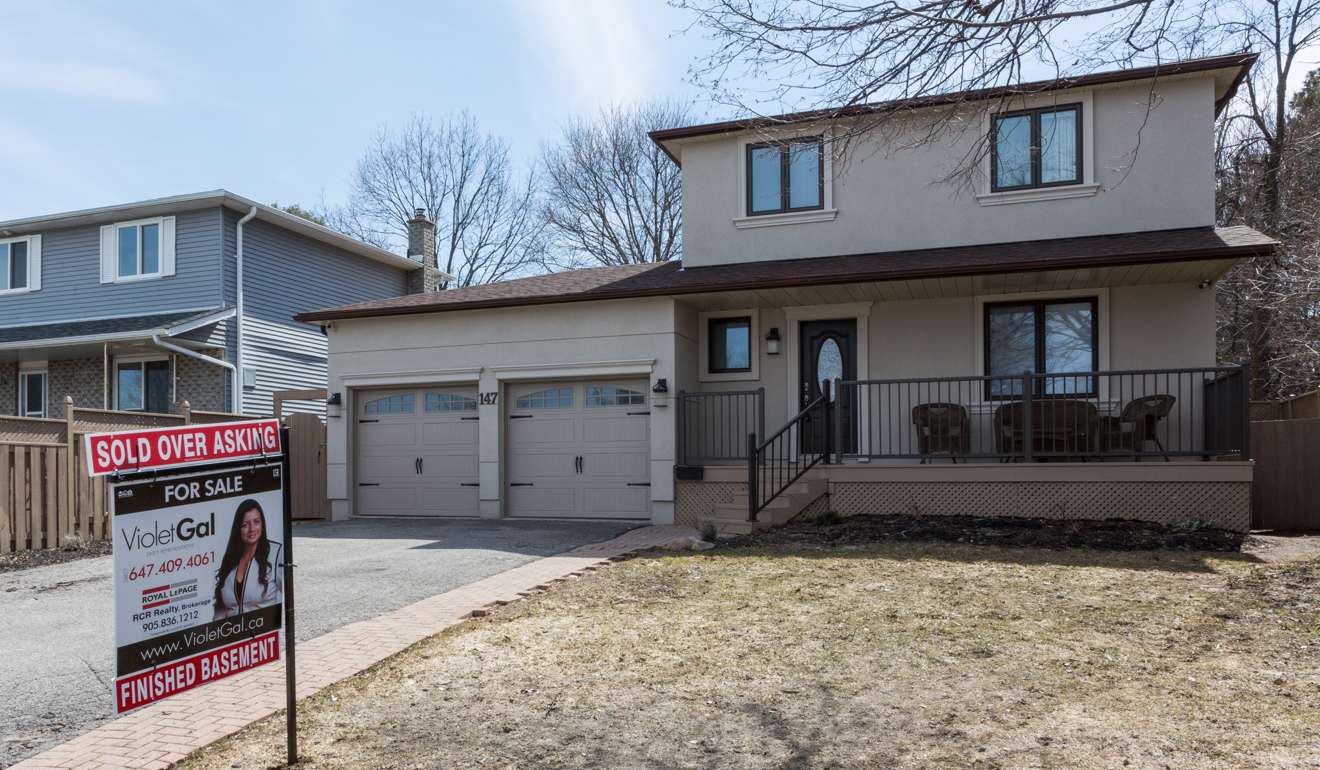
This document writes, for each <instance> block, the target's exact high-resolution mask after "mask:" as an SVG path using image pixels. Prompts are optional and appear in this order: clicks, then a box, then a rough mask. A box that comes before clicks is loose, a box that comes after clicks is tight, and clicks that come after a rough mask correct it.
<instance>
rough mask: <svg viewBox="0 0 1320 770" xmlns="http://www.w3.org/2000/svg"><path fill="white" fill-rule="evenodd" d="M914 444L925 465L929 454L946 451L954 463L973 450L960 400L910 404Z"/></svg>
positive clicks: (945, 453) (965, 411) (967, 423)
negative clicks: (957, 401)
mask: <svg viewBox="0 0 1320 770" xmlns="http://www.w3.org/2000/svg"><path fill="white" fill-rule="evenodd" d="M912 424H913V425H914V426H916V429H917V448H918V451H919V452H920V453H921V462H922V464H923V465H924V464H925V463H926V461H927V460H929V459H930V458H931V456H932V455H937V454H941V455H948V456H949V457H950V459H952V460H953V461H954V462H955V463H956V462H958V456H959V455H965V454H968V453H969V452H971V450H972V431H971V424H970V422H969V421H968V419H967V409H966V408H965V407H963V406H962V405H961V404H946V403H933V404H918V405H916V406H914V407H912Z"/></svg>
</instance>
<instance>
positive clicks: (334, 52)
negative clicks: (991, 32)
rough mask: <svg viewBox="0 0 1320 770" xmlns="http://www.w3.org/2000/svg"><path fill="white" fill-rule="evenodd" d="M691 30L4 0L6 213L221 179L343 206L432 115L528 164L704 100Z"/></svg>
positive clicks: (613, 18) (581, 2)
mask: <svg viewBox="0 0 1320 770" xmlns="http://www.w3.org/2000/svg"><path fill="white" fill-rule="evenodd" d="M685 23H686V17H685V15H684V14H682V13H680V12H678V11H675V10H673V9H671V8H669V7H668V6H667V5H666V4H665V3H664V2H663V0H633V1H629V2H624V1H622V0H537V1H536V2H531V1H530V0H522V1H519V0H482V1H481V2H395V3H390V2H372V3H366V2H341V1H339V0H322V1H318V2H294V1H293V0H288V1H285V0H281V2H277V3H276V2H223V3H217V2H214V0H184V1H180V0H171V2H169V3H166V2H153V3H136V2H127V1H126V0H124V1H120V2H113V3H111V2H102V3H91V2H83V3H63V2H54V1H51V0H41V2H22V3H20V2H13V1H11V2H6V3H4V5H3V8H0V29H4V30H5V32H6V34H5V36H4V37H5V45H4V46H0V95H2V96H3V98H4V100H5V103H6V104H8V105H9V106H10V108H11V109H7V110H4V111H0V177H3V178H5V179H6V180H7V181H8V182H9V183H8V184H4V185H0V219H9V218H15V217H21V216H28V215H34V214H42V213H51V212H56V211H63V210H68V209H75V208H84V207H89V206H99V205H105V204H110V203H121V202H126V201H131V200H139V199H144V198H152V197H158V196H162V195H171V194H178V193H185V192H196V191H200V190H209V189H214V188H218V187H223V188H226V189H229V190H232V191H233V192H236V193H239V194H240V195H246V196H249V197H252V198H255V199H257V200H261V201H263V202H272V201H278V202H280V203H291V202H298V203H302V204H303V205H311V204H316V203H319V202H320V201H321V200H322V198H323V197H324V199H325V200H326V201H327V202H329V203H337V202H339V201H341V200H342V199H343V197H344V196H345V193H346V190H347V186H348V182H349V176H350V174H351V173H352V169H353V165H354V163H355V162H356V160H357V158H358V157H359V156H360V154H361V152H362V150H363V148H364V147H365V146H366V143H367V140H368V138H369V137H370V136H371V135H372V133H373V132H374V131H375V130H376V127H377V126H378V125H380V124H381V123H382V122H385V123H389V122H394V123H400V122H402V121H403V120H405V119H406V118H407V117H408V116H409V115H410V114H411V113H413V112H419V111H420V112H426V113H429V114H431V115H433V116H439V115H442V114H445V113H447V112H450V111H457V110H462V109H467V110H469V111H470V112H472V114H474V115H475V116H476V117H477V119H478V120H479V121H480V122H481V124H482V125H483V126H484V127H485V128H486V129H487V130H490V131H493V132H495V133H497V134H499V135H501V136H503V137H505V138H506V139H507V140H508V141H509V142H510V143H511V144H512V145H513V147H514V151H515V153H516V155H517V157H518V158H519V159H520V160H522V161H530V160H531V159H532V158H533V157H534V155H535V154H536V153H537V151H538V149H539V147H540V145H541V144H542V143H543V142H545V141H550V140H552V139H553V138H554V137H555V136H556V135H557V133H558V130H559V128H560V126H561V125H562V124H563V122H564V121H566V120H567V119H568V118H569V117H571V116H573V115H575V114H580V113H591V112H593V111H595V110H597V109H598V108H599V107H601V106H603V105H606V104H609V103H611V102H626V101H631V100H639V99H646V98H650V97H677V98H683V99H694V100H695V99H698V98H699V97H700V94H699V93H697V91H696V89H694V88H693V87H692V86H690V85H688V84H687V83H686V82H685V76H686V73H687V68H688V66H689V64H690V63H691V61H692V59H693V57H694V56H695V55H696V54H697V53H699V52H700V50H701V49H702V46H703V45H704V42H703V41H702V39H701V38H700V36H699V34H698V33H695V32H691V33H687V34H683V32H682V28H683V27H684V26H685ZM15 107H17V109H14V108H15Z"/></svg>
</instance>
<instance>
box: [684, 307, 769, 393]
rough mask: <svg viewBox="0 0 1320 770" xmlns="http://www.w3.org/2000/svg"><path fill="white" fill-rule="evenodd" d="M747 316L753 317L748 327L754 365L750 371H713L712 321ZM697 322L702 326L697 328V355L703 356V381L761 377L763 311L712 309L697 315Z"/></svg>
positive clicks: (701, 379) (732, 380)
mask: <svg viewBox="0 0 1320 770" xmlns="http://www.w3.org/2000/svg"><path fill="white" fill-rule="evenodd" d="M743 316H746V317H748V318H750V319H751V323H750V328H749V329H748V336H747V345H748V348H749V349H748V351H747V354H748V358H749V360H750V363H751V365H752V369H751V371H748V372H712V371H711V370H710V322H711V321H712V320H718V319H720V318H742V317H743ZM697 323H698V324H700V328H699V329H698V330H697V331H698V332H699V333H698V337H699V338H700V339H699V340H698V342H697V355H698V356H700V357H701V374H700V376H699V377H698V379H699V380H700V381H701V382H747V381H752V380H759V379H761V311H760V310H758V309H757V308H749V309H747V310H712V311H709V312H705V313H699V314H698V315H697Z"/></svg>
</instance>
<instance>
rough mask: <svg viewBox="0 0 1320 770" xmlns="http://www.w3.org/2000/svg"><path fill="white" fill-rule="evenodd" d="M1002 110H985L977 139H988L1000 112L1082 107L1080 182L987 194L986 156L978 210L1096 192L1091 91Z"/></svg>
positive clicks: (1057, 94)
mask: <svg viewBox="0 0 1320 770" xmlns="http://www.w3.org/2000/svg"><path fill="white" fill-rule="evenodd" d="M1020 102H1021V103H1020V104H1019V103H1017V102H1014V103H1013V104H1012V106H1011V107H1010V106H1005V107H1004V108H1003V109H1002V110H985V111H984V112H983V113H982V115H981V136H985V137H988V136H990V131H991V127H992V126H993V122H992V121H993V120H994V117H995V116H996V115H998V114H1000V113H1001V112H1011V111H1013V110H1019V109H1022V110H1029V109H1035V108H1037V107H1049V106H1052V105H1059V106H1063V105H1067V104H1081V105H1082V146H1081V148H1080V150H1079V152H1080V153H1081V160H1082V181H1081V182H1080V183H1079V184H1072V185H1064V186H1061V187H1040V188H1032V189H1029V190H1006V191H1004V192H991V191H990V181H991V179H992V175H993V174H994V168H992V167H991V165H990V153H989V152H986V153H985V159H984V160H982V162H981V171H982V173H981V185H980V192H979V193H978V194H977V196H976V202H977V203H979V204H981V205H982V206H1004V205H1008V204H1012V203H1038V202H1040V201H1053V200H1065V199H1067V198H1089V197H1091V196H1093V195H1096V194H1097V193H1099V192H1100V183H1099V182H1097V181H1096V180H1095V101H1094V99H1093V98H1092V92H1091V91H1089V90H1088V91H1061V92H1052V93H1050V94H1043V95H1038V96H1031V97H1027V98H1025V99H1021V100H1020Z"/></svg>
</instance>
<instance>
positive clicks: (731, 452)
mask: <svg viewBox="0 0 1320 770" xmlns="http://www.w3.org/2000/svg"><path fill="white" fill-rule="evenodd" d="M676 407H677V414H676V415H675V417H677V419H678V447H677V450H678V464H679V465H718V464H721V463H737V462H744V461H746V460H747V434H749V433H753V432H755V433H756V434H757V435H758V436H763V435H765V388H757V389H756V390H730V391H723V392H702V393H692V392H688V391H679V393H678V401H677V404H676Z"/></svg>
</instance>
